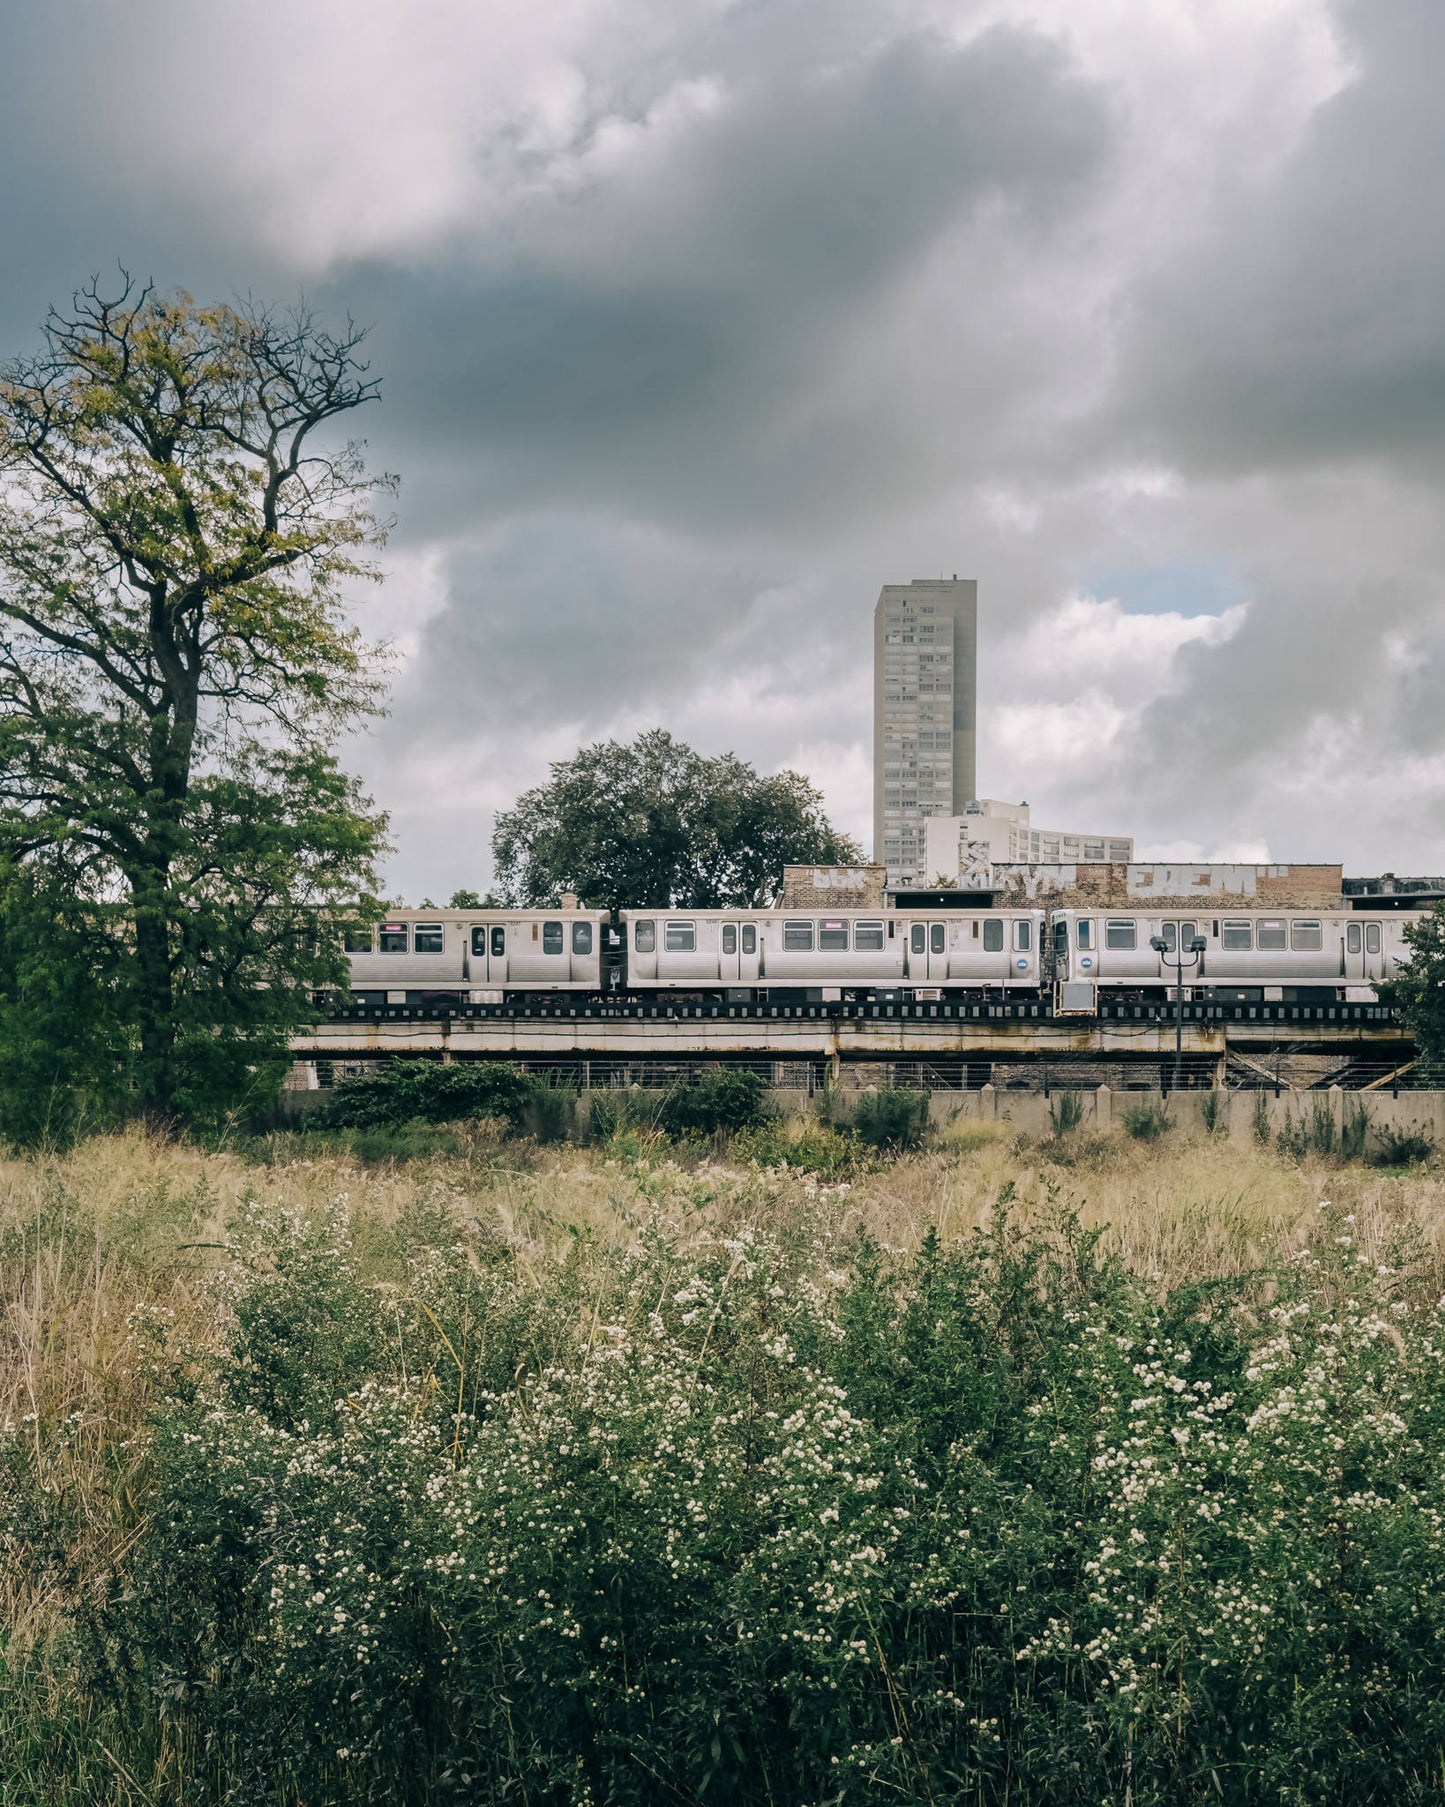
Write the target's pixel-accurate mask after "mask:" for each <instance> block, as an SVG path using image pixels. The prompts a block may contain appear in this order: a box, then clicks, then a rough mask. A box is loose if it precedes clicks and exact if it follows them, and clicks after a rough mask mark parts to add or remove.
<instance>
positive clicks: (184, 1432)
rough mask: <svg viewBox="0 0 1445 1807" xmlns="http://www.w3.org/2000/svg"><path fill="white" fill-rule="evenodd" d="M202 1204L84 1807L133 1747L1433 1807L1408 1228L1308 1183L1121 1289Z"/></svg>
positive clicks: (385, 1782) (1434, 1348) (1091, 1252)
mask: <svg viewBox="0 0 1445 1807" xmlns="http://www.w3.org/2000/svg"><path fill="white" fill-rule="evenodd" d="M243 1229H244V1236H243V1238H242V1240H243V1241H244V1242H245V1243H246V1246H247V1247H248V1248H252V1249H254V1251H255V1253H254V1258H253V1257H251V1256H248V1259H247V1262H246V1264H245V1266H244V1267H243V1270H242V1272H241V1273H240V1275H239V1276H238V1278H237V1282H236V1290H235V1295H234V1300H233V1304H234V1311H233V1315H232V1317H231V1319H230V1320H229V1321H230V1323H231V1331H230V1335H229V1339H228V1342H227V1344H226V1346H225V1348H224V1349H223V1350H222V1351H221V1353H220V1355H219V1356H218V1357H217V1358H215V1359H211V1358H209V1357H206V1356H205V1355H204V1352H202V1353H201V1354H197V1355H196V1356H195V1357H194V1358H193V1360H192V1362H191V1364H190V1367H189V1369H188V1370H187V1371H188V1372H189V1373H191V1375H192V1376H193V1378H192V1379H191V1380H190V1381H189V1382H188V1383H187V1384H184V1385H183V1384H179V1383H176V1384H172V1385H169V1386H167V1387H166V1388H165V1389H164V1391H165V1395H166V1397H165V1403H164V1404H163V1405H162V1406H161V1408H160V1410H159V1414H158V1417H157V1421H156V1426H155V1436H154V1447H153V1451H152V1455H151V1465H152V1473H153V1477H154V1478H153V1491H152V1494H151V1496H150V1499H149V1501H148V1509H147V1510H146V1511H145V1512H144V1513H143V1514H141V1515H140V1516H138V1518H137V1520H136V1523H135V1528H134V1533H133V1536H132V1537H131V1539H130V1541H129V1542H128V1543H127V1544H126V1545H124V1546H123V1548H122V1551H121V1553H120V1554H119V1555H118V1556H117V1558H116V1561H117V1563H118V1565H119V1566H118V1573H117V1576H116V1585H115V1588H114V1590H113V1592H112V1594H111V1597H110V1599H109V1601H108V1603H107V1606H106V1609H105V1612H104V1616H103V1619H102V1622H101V1623H100V1625H99V1627H98V1629H97V1635H96V1638H95V1639H94V1652H95V1657H96V1660H97V1661H98V1662H100V1663H102V1664H104V1665H105V1667H106V1671H107V1673H108V1675H109V1678H110V1687H111V1690H112V1692H111V1696H110V1698H111V1699H112V1700H114V1701H116V1702H118V1703H119V1704H120V1708H121V1710H122V1711H123V1712H125V1713H128V1714H129V1715H130V1718H129V1721H128V1723H129V1724H130V1726H131V1727H133V1728H137V1730H136V1731H135V1733H134V1736H132V1737H131V1739H130V1741H129V1742H124V1741H121V1740H119V1739H118V1737H117V1733H116V1732H115V1731H113V1730H112V1729H111V1728H110V1727H109V1726H108V1727H107V1729H106V1737H105V1749H106V1751H107V1754H108V1755H110V1754H111V1753H114V1754H113V1755H111V1759H110V1760H111V1764H112V1765H114V1766H115V1767H116V1768H119V1766H120V1765H121V1764H124V1765H125V1768H124V1770H122V1771H120V1773H122V1774H123V1775H125V1776H127V1777H129V1776H131V1775H135V1776H136V1777H137V1781H138V1784H139V1786H138V1787H137V1788H136V1789H135V1790H134V1791H131V1790H130V1789H129V1787H128V1788H127V1795H126V1798H130V1797H131V1793H132V1792H134V1795H135V1798H137V1799H154V1800H157V1801H159V1800H160V1799H161V1798H166V1799H172V1798H176V1796H175V1793H174V1792H173V1791H172V1789H171V1787H170V1783H171V1780H172V1778H173V1775H174V1770H173V1769H172V1768H171V1767H170V1765H171V1764H173V1763H174V1761H175V1757H174V1753H175V1752H177V1751H180V1752H194V1753H197V1755H198V1758H199V1757H200V1754H201V1753H204V1757H203V1758H202V1759H201V1760H198V1761H196V1762H194V1763H193V1764H192V1765H191V1767H190V1770H189V1772H188V1775H187V1778H186V1787H187V1798H188V1799H189V1800H192V1801H194V1802H197V1803H217V1804H219V1803H220V1802H222V1801H240V1800H246V1801H252V1802H258V1803H260V1802H274V1803H280V1802H282V1801H302V1800H304V1801H308V1802H316V1803H332V1804H335V1803H340V1802H343V1801H345V1802H351V1801H357V1802H366V1801H372V1802H381V1801H408V1802H417V1803H420V1802H423V1801H444V1800H451V1801H503V1800H517V1801H534V1802H538V1803H543V1802H553V1803H555V1802H562V1801H572V1802H580V1801H591V1802H594V1803H598V1804H599V1807H600V1804H601V1803H603V1802H617V1803H628V1804H629V1807H652V1804H653V1803H659V1804H660V1803H662V1802H665V1801H667V1802H670V1801H677V1800H689V1801H697V1800H707V1799H717V1800H721V1801H732V1802H736V1803H739V1804H744V1803H751V1802H755V1801H765V1800H775V1801H780V1802H781V1801H814V1802H820V1801H832V1802H840V1803H844V1804H851V1803H855V1802H856V1803H862V1802H865V1801H872V1800H878V1799H888V1800H892V1801H897V1802H900V1803H902V1804H903V1807H915V1804H921V1803H924V1802H929V1803H934V1804H935V1807H936V1804H937V1803H940V1802H942V1801H946V1800H968V1801H970V1802H974V1803H978V1804H979V1807H1003V1803H1012V1802H1042V1801H1049V1802H1058V1803H1062V1804H1063V1807H1086V1804H1087V1807H1095V1804H1097V1803H1100V1802H1114V1803H1118V1802H1122V1801H1124V1800H1126V1799H1127V1800H1129V1801H1131V1802H1133V1803H1135V1804H1136V1807H1174V1804H1176V1803H1180V1804H1183V1807H1203V1804H1204V1803H1206V1802H1218V1801H1220V1800H1227V1801H1233V1802H1240V1803H1244V1804H1250V1803H1261V1804H1263V1803H1265V1802H1279V1801H1288V1802H1296V1803H1305V1802H1325V1801H1375V1802H1384V1801H1420V1802H1424V1801H1426V1800H1430V1799H1434V1798H1436V1795H1437V1793H1438V1788H1437V1778H1438V1775H1439V1753H1440V1750H1441V1748H1442V1741H1445V1706H1442V1702H1445V1472H1442V1470H1441V1466H1440V1464H1439V1463H1438V1462H1436V1461H1434V1460H1431V1459H1430V1458H1429V1453H1428V1452H1430V1451H1432V1450H1434V1449H1436V1448H1437V1447H1438V1442H1439V1435H1440V1431H1439V1427H1440V1424H1441V1422H1442V1419H1445V1364H1442V1361H1441V1358H1440V1354H1439V1351H1440V1347H1441V1339H1442V1331H1445V1310H1442V1307H1441V1306H1440V1305H1439V1303H1438V1302H1437V1300H1436V1298H1435V1297H1434V1294H1435V1293H1436V1292H1437V1291H1438V1288H1432V1287H1430V1286H1429V1285H1428V1284H1427V1283H1426V1282H1427V1280H1428V1273H1427V1271H1426V1269H1425V1267H1424V1264H1423V1263H1422V1262H1421V1260H1420V1258H1419V1251H1418V1250H1412V1249H1411V1248H1410V1247H1408V1246H1406V1245H1403V1244H1402V1245H1400V1246H1399V1247H1397V1248H1395V1249H1393V1250H1389V1251H1387V1252H1386V1255H1387V1258H1386V1260H1385V1261H1383V1262H1381V1263H1376V1262H1374V1261H1370V1262H1366V1261H1363V1260H1362V1259H1361V1258H1360V1254H1359V1251H1357V1249H1356V1248H1355V1246H1354V1238H1353V1233H1352V1230H1351V1225H1350V1220H1349V1219H1348V1218H1344V1217H1342V1216H1340V1214H1338V1213H1336V1212H1333V1211H1329V1210H1326V1211H1324V1212H1323V1214H1322V1215H1321V1217H1320V1219H1319V1236H1318V1238H1317V1242H1316V1246H1315V1247H1314V1249H1313V1250H1312V1251H1307V1252H1306V1253H1305V1255H1304V1256H1303V1257H1302V1258H1301V1259H1299V1260H1296V1261H1292V1262H1290V1263H1287V1264H1285V1265H1284V1266H1283V1268H1282V1269H1281V1270H1280V1271H1279V1272H1276V1273H1272V1274H1269V1275H1262V1276H1259V1277H1257V1279H1255V1280H1253V1281H1249V1282H1245V1281H1240V1282H1235V1283H1231V1284H1230V1285H1228V1286H1222V1285H1220V1284H1218V1283H1216V1284H1214V1285H1210V1286H1194V1287H1189V1288H1185V1289H1183V1290H1181V1291H1178V1292H1175V1293H1172V1294H1170V1295H1169V1296H1167V1297H1165V1298H1164V1299H1162V1300H1161V1298H1160V1297H1159V1295H1158V1291H1157V1288H1156V1287H1155V1286H1153V1285H1151V1284H1146V1283H1144V1282H1142V1281H1138V1280H1135V1279H1134V1278H1132V1277H1131V1276H1130V1275H1129V1274H1128V1273H1127V1272H1125V1271H1124V1270H1123V1269H1122V1268H1121V1267H1120V1266H1119V1265H1118V1264H1117V1263H1116V1262H1114V1261H1112V1260H1110V1259H1107V1258H1105V1256H1104V1255H1103V1253H1102V1252H1101V1245H1100V1243H1099V1241H1098V1237H1097V1235H1096V1234H1087V1233H1085V1232H1084V1231H1083V1230H1082V1229H1081V1228H1080V1226H1079V1224H1078V1222H1077V1220H1076V1219H1074V1218H1073V1217H1072V1216H1071V1215H1070V1214H1069V1213H1068V1212H1067V1211H1064V1212H1062V1213H1061V1214H1060V1218H1059V1222H1058V1224H1057V1228H1056V1230H1055V1231H1054V1232H1053V1233H1052V1234H1050V1235H1048V1236H1035V1235H1031V1234H1025V1233H1024V1232H1022V1231H1021V1230H1019V1229H1018V1228H1017V1227H1016V1226H1015V1225H1014V1224H1012V1223H1011V1222H1010V1221H1009V1219H1008V1217H1007V1216H1006V1215H1005V1214H1003V1213H1002V1212H1001V1213H1000V1214H999V1215H997V1216H996V1217H995V1219H994V1221H993V1222H992V1223H991V1224H990V1225H989V1226H988V1227H987V1228H986V1230H985V1231H984V1232H983V1233H981V1234H979V1235H976V1236H972V1237H969V1238H968V1239H966V1240H964V1241H961V1242H960V1243H958V1244H956V1245H952V1246H945V1245H944V1244H942V1243H941V1242H940V1241H939V1240H938V1239H937V1238H936V1237H933V1236H930V1237H929V1238H928V1239H927V1240H926V1242H925V1244H924V1246H923V1248H922V1249H921V1250H919V1251H918V1252H917V1253H916V1254H915V1255H911V1256H904V1255H900V1254H894V1253H889V1252H887V1251H885V1250H883V1249H881V1248H879V1247H877V1246H875V1245H872V1244H870V1243H867V1242H862V1243H858V1244H855V1245H851V1246H850V1245H845V1244H843V1243H841V1242H839V1241H837V1240H834V1239H831V1238H830V1236H829V1234H828V1232H827V1230H826V1220H825V1218H824V1217H823V1216H822V1215H820V1217H819V1218H818V1220H817V1221H816V1226H815V1228H814V1230H813V1231H812V1232H810V1233H808V1234H806V1235H805V1234H804V1233H803V1232H802V1231H798V1232H797V1233H793V1232H790V1233H789V1234H788V1235H787V1236H786V1237H778V1236H774V1235H770V1234H769V1233H768V1232H767V1231H766V1230H765V1229H762V1228H760V1227H752V1228H748V1227H742V1228H737V1229H735V1230H733V1231H731V1232H730V1233H728V1234H727V1235H725V1236H721V1237H715V1236H707V1235H700V1234H699V1233H698V1232H697V1230H696V1228H695V1227H691V1228H690V1229H689V1232H688V1235H687V1239H686V1240H685V1241H678V1240H676V1239H675V1238H673V1237H671V1236H669V1235H668V1234H667V1233H665V1231H664V1230H663V1227H662V1226H661V1224H660V1223H659V1222H657V1221H649V1222H646V1223H644V1225H643V1226H642V1234H641V1236H640V1238H639V1239H638V1242H637V1244H636V1246H635V1247H632V1248H628V1249H619V1248H617V1247H615V1246H613V1245H610V1244H603V1243H600V1242H588V1241H586V1240H585V1239H582V1240H577V1241H574V1243H573V1245H572V1246H571V1247H570V1248H568V1249H567V1250H566V1251H565V1252H560V1253H558V1254H557V1255H556V1256H555V1257H549V1256H546V1255H542V1254H539V1253H538V1251H536V1250H535V1249H532V1248H529V1249H528V1250H527V1251H525V1252H523V1251H521V1250H518V1249H514V1248H512V1247H510V1246H508V1245H506V1244H504V1243H502V1242H501V1240H500V1238H497V1237H494V1236H490V1235H487V1234H485V1233H474V1234H471V1235H469V1236H468V1237H467V1238H466V1240H465V1243H464V1246H461V1247H456V1248H454V1247H453V1246H451V1244H452V1241H453V1240H454V1238H455V1236H456V1232H455V1231H454V1230H453V1229H451V1228H450V1227H449V1226H446V1225H441V1226H439V1227H438V1228H436V1229H429V1228H428V1226H426V1225H425V1224H417V1225H414V1226H410V1227H409V1226H406V1225H402V1226H400V1227H399V1229H398V1233H397V1242H396V1250H395V1257H396V1260H397V1262H398V1263H399V1264H400V1265H399V1269H398V1272H399V1275H400V1279H399V1281H398V1284H397V1285H396V1286H394V1287H392V1288H389V1289H388V1291H387V1292H386V1293H385V1294H382V1293H380V1292H378V1291H377V1290H376V1289H374V1288H368V1287H365V1286H363V1285H361V1284H360V1283H359V1281H358V1279H357V1275H356V1271H355V1266H354V1263H353V1261H352V1258H351V1254H350V1250H349V1248H348V1243H347V1232H346V1226H345V1220H344V1218H343V1217H341V1216H340V1215H333V1216H332V1217H330V1218H329V1219H326V1220H324V1221H322V1222H319V1223H317V1224H314V1225H311V1226H307V1225H304V1224H301V1223H299V1222H296V1221H294V1220H293V1221H287V1220H284V1219H272V1218H271V1217H270V1216H269V1214H268V1213H266V1212H263V1211H260V1210H259V1208H257V1210H256V1212H255V1213H254V1214H253V1217H252V1220H251V1221H250V1223H249V1224H248V1225H246V1226H243ZM309 1351H314V1352H315V1359H314V1360H312V1359H308V1356H307V1352H309ZM195 1375H199V1376H200V1379H199V1380H197V1379H195V1378H194V1376H195ZM158 1703H163V1707H164V1715H165V1724H166V1727H167V1745H166V1752H167V1755H166V1756H165V1758H164V1763H165V1767H164V1769H163V1768H162V1767H161V1763H160V1761H159V1760H158V1761H157V1762H155V1763H154V1764H153V1765H152V1766H151V1767H145V1766H143V1765H142V1767H140V1768H139V1769H137V1767H136V1766H137V1765H138V1764H140V1763H141V1758H140V1756H139V1755H138V1754H137V1749H138V1748H139V1749H140V1750H142V1751H143V1750H144V1748H145V1745H144V1737H145V1736H146V1735H147V1734H146V1733H145V1732H144V1731H142V1730H140V1729H139V1728H150V1727H153V1726H154V1725H155V1722H156V1720H157V1717H158ZM119 1729H120V1730H122V1731H123V1730H124V1729H125V1728H124V1726H122V1727H120V1728H119ZM152 1748H154V1747H152ZM99 1773H101V1774H103V1775H105V1776H106V1777H107V1785H108V1778H109V1775H110V1773H111V1771H110V1769H109V1768H102V1769H101V1770H100V1771H99ZM148 1784H149V1786H148ZM142 1791H143V1792H142ZM116 1798H120V1797H119V1795H118V1794H117V1796H116Z"/></svg>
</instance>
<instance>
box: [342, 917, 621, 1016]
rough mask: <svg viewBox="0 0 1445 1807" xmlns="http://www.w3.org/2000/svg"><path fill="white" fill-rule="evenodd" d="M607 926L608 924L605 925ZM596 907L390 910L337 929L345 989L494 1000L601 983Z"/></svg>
mask: <svg viewBox="0 0 1445 1807" xmlns="http://www.w3.org/2000/svg"><path fill="white" fill-rule="evenodd" d="M611 932H612V933H613V934H615V931H611ZM608 933H609V929H608V917H607V913H606V912H605V911H603V910H396V911H394V912H393V913H392V914H391V915H390V916H388V917H387V918H386V919H385V921H383V922H380V923H376V924H374V925H372V926H369V927H368V926H366V925H353V926H352V927H350V928H348V929H347V931H346V935H345V948H346V954H347V959H348V963H349V965H350V967H351V990H352V993H353V994H354V995H355V996H356V997H357V998H358V999H360V1000H362V1001H369V1002H373V1003H386V1004H410V1005H413V1006H415V1005H421V1004H429V1003H442V1002H454V1003H471V1004H499V1003H501V1002H502V1001H503V999H504V998H505V997H506V996H507V995H508V994H509V993H515V992H534V991H535V992H547V993H550V992H587V993H592V992H600V991H602V990H603V989H604V985H603V976H602V966H603V941H604V938H605V937H606V936H607V935H608Z"/></svg>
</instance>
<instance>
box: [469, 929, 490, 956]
mask: <svg viewBox="0 0 1445 1807" xmlns="http://www.w3.org/2000/svg"><path fill="white" fill-rule="evenodd" d="M472 952H473V953H474V954H475V955H476V957H477V958H478V960H485V959H486V957H487V931H486V930H485V929H473V930H472Z"/></svg>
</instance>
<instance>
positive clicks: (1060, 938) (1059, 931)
mask: <svg viewBox="0 0 1445 1807" xmlns="http://www.w3.org/2000/svg"><path fill="white" fill-rule="evenodd" d="M1068 951H1069V925H1068V923H1066V922H1056V923H1055V924H1054V952H1055V953H1056V954H1059V955H1063V954H1067V953H1068Z"/></svg>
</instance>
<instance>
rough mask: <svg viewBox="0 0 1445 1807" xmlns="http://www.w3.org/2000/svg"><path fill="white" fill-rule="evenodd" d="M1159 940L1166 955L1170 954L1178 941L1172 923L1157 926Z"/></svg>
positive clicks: (1177, 932) (1162, 923) (1176, 932)
mask: <svg viewBox="0 0 1445 1807" xmlns="http://www.w3.org/2000/svg"><path fill="white" fill-rule="evenodd" d="M1159 939H1160V940H1161V941H1162V942H1163V943H1164V951H1165V953H1166V954H1172V953H1173V952H1174V949H1175V946H1176V944H1177V942H1178V939H1179V930H1178V928H1177V926H1176V925H1175V924H1174V923H1172V922H1161V923H1160V924H1159Z"/></svg>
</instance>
